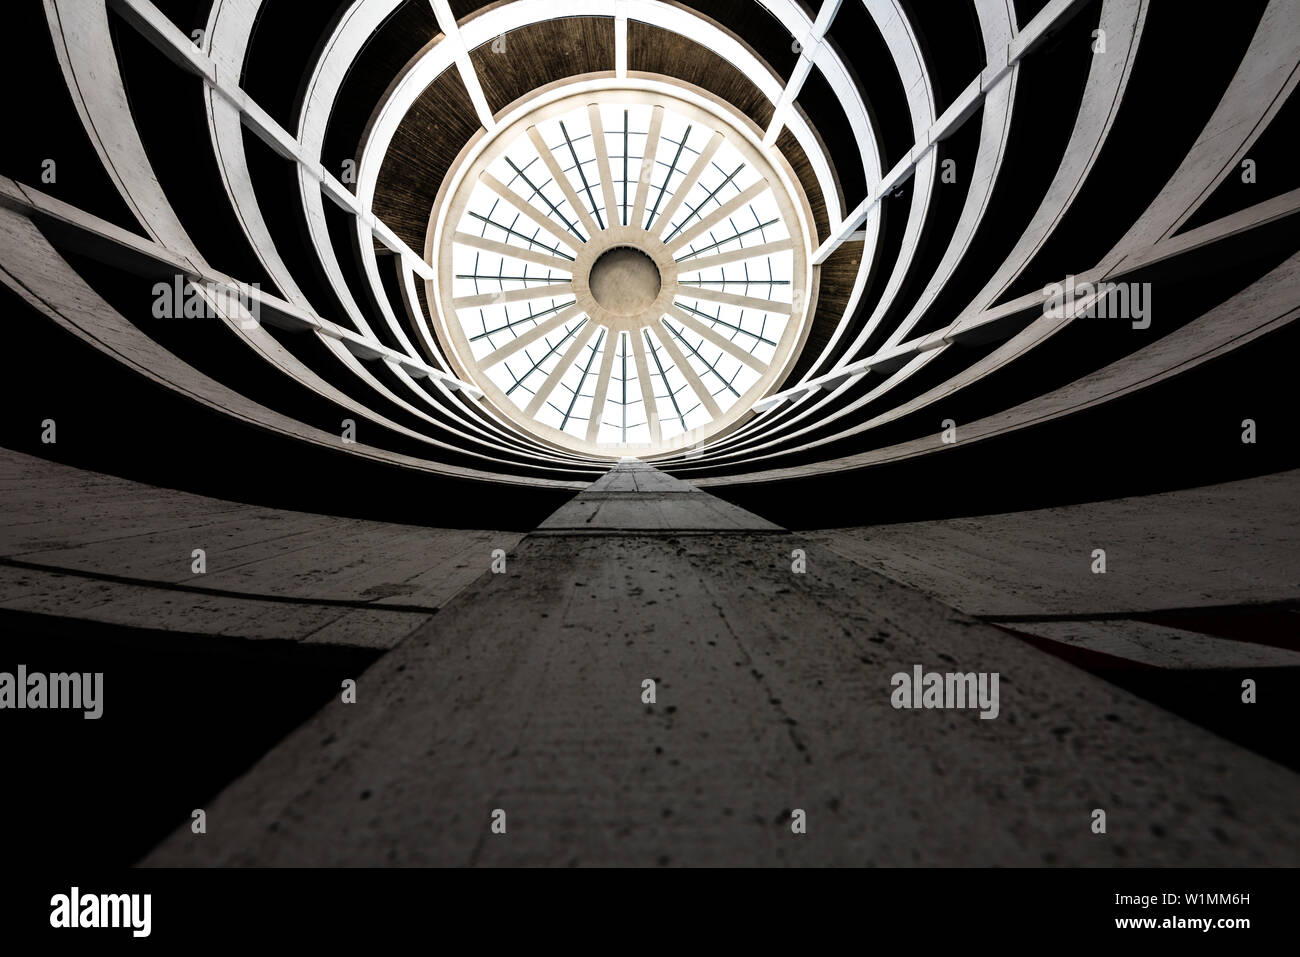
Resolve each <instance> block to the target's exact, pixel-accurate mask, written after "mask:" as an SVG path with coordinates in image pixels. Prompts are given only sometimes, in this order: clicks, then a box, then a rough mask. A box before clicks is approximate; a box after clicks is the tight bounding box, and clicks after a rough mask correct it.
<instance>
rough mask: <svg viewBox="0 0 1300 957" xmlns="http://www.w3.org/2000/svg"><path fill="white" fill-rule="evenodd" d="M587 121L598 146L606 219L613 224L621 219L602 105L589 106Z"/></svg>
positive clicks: (598, 161)
mask: <svg viewBox="0 0 1300 957" xmlns="http://www.w3.org/2000/svg"><path fill="white" fill-rule="evenodd" d="M587 122H588V123H590V124H591V141H592V144H593V145H594V146H595V147H596V169H597V170H598V171H599V173H600V193H601V198H602V199H603V200H604V201H605V219H607V220H608V221H609V224H610V225H611V226H613V225H615V224H616V223H618V222H620V221H621V219H620V217H619V209H618V199H617V197H615V195H614V172H613V170H612V169H611V168H610V165H609V146H608V144H606V142H605V126H604V124H603V123H602V122H601V120H600V107H599V106H597V105H596V104H595V103H592V104H591V105H589V106H588V107H587Z"/></svg>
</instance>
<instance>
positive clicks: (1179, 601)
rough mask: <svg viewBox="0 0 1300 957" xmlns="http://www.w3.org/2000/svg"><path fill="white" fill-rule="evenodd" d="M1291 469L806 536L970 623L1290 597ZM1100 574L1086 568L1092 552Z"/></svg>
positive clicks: (1293, 536) (1297, 565)
mask: <svg viewBox="0 0 1300 957" xmlns="http://www.w3.org/2000/svg"><path fill="white" fill-rule="evenodd" d="M1297 492H1300V470H1297V471H1291V472H1282V473H1279V474H1277V475H1265V476H1260V477H1257V478H1251V479H1246V480H1244V481H1240V482H1227V483H1224V484H1221V485H1209V486H1205V487H1203V488H1192V489H1183V490H1181V491H1176V492H1168V493H1164V494H1160V495H1144V496H1136V497H1133V498H1122V499H1115V500H1112V501H1108V502H1089V503H1085V504H1082V505H1070V506H1066V507H1063V508H1045V509H1037V510H1033V511H1026V512H1012V513H1008V514H1001V515H979V516H974V517H971V518H957V519H949V520H945V521H936V522H910V523H904V524H898V525H876V526H872V527H869V528H856V529H839V530H827V531H824V532H816V533H813V535H814V537H815V538H816V539H817V540H818V541H821V542H824V543H825V544H826V545H827V547H829V548H831V549H833V550H834V551H836V552H838V553H839V554H841V555H844V556H845V557H846V558H851V559H853V560H854V561H856V562H858V563H859V564H862V565H864V566H866V567H868V568H870V569H872V570H874V571H877V572H879V573H881V574H883V575H887V576H888V577H890V578H892V579H894V580H895V581H898V582H902V583H903V584H905V585H911V586H913V587H915V588H919V589H921V590H922V591H925V592H928V593H929V594H932V595H934V596H936V597H937V598H939V599H940V600H941V601H943V602H945V603H947V604H949V605H952V606H953V607H955V608H960V609H961V610H962V611H965V612H968V613H969V614H972V615H977V616H979V617H982V618H993V619H998V618H1001V617H1005V616H1008V615H1027V614H1067V613H1071V614H1074V613H1077V614H1079V615H1087V614H1091V613H1096V612H1106V611H1111V612H1114V611H1132V612H1141V611H1154V610H1158V609H1164V608H1181V607H1193V606H1203V605H1228V604H1236V603H1242V602H1267V601H1282V600H1286V599H1294V598H1297V597H1300V549H1297V547H1296V542H1297V540H1298V539H1300V503H1298V502H1297ZM1098 548H1101V549H1104V550H1105V552H1106V573H1105V574H1104V575H1095V574H1093V573H1092V563H1093V557H1092V552H1093V550H1094V549H1098Z"/></svg>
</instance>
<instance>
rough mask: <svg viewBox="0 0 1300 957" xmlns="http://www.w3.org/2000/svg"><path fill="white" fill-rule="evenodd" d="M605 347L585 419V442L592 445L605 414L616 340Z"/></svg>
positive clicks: (616, 348)
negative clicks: (594, 391) (594, 390)
mask: <svg viewBox="0 0 1300 957" xmlns="http://www.w3.org/2000/svg"><path fill="white" fill-rule="evenodd" d="M611 339H613V341H612V342H608V343H606V345H605V354H604V355H602V356H601V357H600V373H599V375H598V376H597V378H596V394H595V396H594V397H593V398H592V400H591V415H590V416H588V417H587V441H588V442H592V443H594V442H595V441H596V437H597V436H598V435H599V434H600V420H601V416H603V415H604V414H605V399H606V398H607V397H608V396H609V380H610V378H611V376H612V375H613V372H614V353H615V352H617V351H618V340H617V338H614V337H612V336H611Z"/></svg>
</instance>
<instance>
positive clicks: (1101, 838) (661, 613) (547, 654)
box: [145, 477, 1300, 865]
mask: <svg viewBox="0 0 1300 957" xmlns="http://www.w3.org/2000/svg"><path fill="white" fill-rule="evenodd" d="M615 482H620V483H622V482H624V478H620V477H615V478H613V479H611V481H610V483H609V484H611V485H612V484H614V483H615ZM633 486H634V488H633V489H629V490H628V491H627V492H624V493H622V494H626V495H629V496H636V495H638V494H643V492H641V490H640V489H641V486H640V485H639V482H634V483H633ZM607 494H617V493H614V492H608V493H607ZM649 507H650V506H644V507H642V508H641V509H639V510H642V511H644V510H645V509H646V508H649ZM629 509H630V510H632V511H637V510H638V509H637V508H636V507H635V506H633V505H631V504H630V505H629ZM800 548H802V549H805V550H806V559H807V570H806V573H804V574H795V573H794V572H793V570H792V560H793V552H794V550H795V549H800ZM915 665H921V666H922V667H923V668H925V669H926V670H936V671H945V672H946V671H977V672H983V671H988V672H997V673H998V674H999V675H1000V682H1001V688H1000V713H999V715H998V716H997V717H996V718H995V719H993V720H982V719H981V718H980V717H979V715H978V713H976V712H975V711H971V710H964V711H962V710H896V709H895V708H894V707H893V706H892V704H891V676H892V675H893V674H895V673H896V672H900V671H902V672H910V671H911V669H912V668H913V666H915ZM647 678H649V679H653V680H654V681H655V682H656V700H655V702H654V703H652V704H650V703H645V702H644V701H643V699H642V692H643V684H642V682H643V681H644V680H645V679H647ZM1240 706H1241V705H1240V704H1239V703H1238V702H1237V701H1236V699H1235V697H1233V698H1231V700H1225V702H1224V703H1223V707H1225V708H1229V707H1240ZM1297 798H1300V778H1298V777H1297V776H1296V775H1295V774H1294V773H1292V772H1290V771H1287V770H1285V769H1283V768H1282V767H1280V766H1278V765H1275V764H1273V763H1271V762H1269V761H1268V760H1266V759H1263V758H1260V757H1258V756H1256V755H1254V754H1251V753H1249V752H1247V751H1244V750H1242V749H1240V748H1238V747H1235V746H1233V745H1231V744H1229V743H1227V742H1225V741H1223V740H1222V739H1220V738H1218V737H1216V736H1214V735H1213V734H1210V733H1209V732H1207V731H1204V730H1202V729H1200V728H1198V727H1196V726H1194V725H1192V724H1189V723H1187V722H1185V721H1183V720H1181V719H1179V718H1177V717H1175V716H1173V715H1171V714H1169V713H1168V712H1165V711H1162V710H1160V709H1159V708H1156V707H1154V706H1153V705H1151V704H1149V703H1147V702H1144V701H1142V700H1140V699H1138V698H1136V697H1134V696H1132V695H1130V694H1128V693H1127V692H1124V691H1122V690H1120V689H1118V688H1116V687H1114V686H1112V685H1110V684H1107V683H1105V682H1103V681H1101V680H1100V679H1096V678H1093V677H1091V676H1089V675H1088V674H1086V673H1085V672H1082V671H1080V670H1078V669H1076V668H1075V667H1073V666H1071V665H1069V664H1067V663H1065V662H1064V661H1061V660H1059V659H1057V658H1055V657H1053V656H1050V655H1047V654H1044V653H1042V652H1040V651H1038V650H1036V649H1034V648H1032V647H1030V646H1029V645H1026V644H1025V643H1023V642H1020V641H1018V640H1016V639H1014V638H1012V637H1010V636H1008V635H1006V634H1004V633H1002V632H1000V631H998V630H997V629H995V628H993V627H992V626H989V625H986V624H983V623H980V622H978V621H976V620H974V619H972V618H970V617H968V616H967V615H964V614H962V613H961V612H957V611H954V610H953V609H951V608H950V607H948V606H946V605H944V604H942V603H940V602H939V601H937V600H935V599H933V598H930V597H928V596H926V595H923V594H921V593H920V592H918V591H917V590H915V589H913V588H909V587H906V586H904V585H901V584H898V583H897V582H894V581H891V580H890V579H888V578H886V577H884V576H882V575H879V574H876V573H874V572H871V571H869V570H867V569H864V568H862V567H861V566H859V565H857V564H855V563H853V562H851V561H849V560H847V559H845V558H843V557H841V556H839V555H837V554H835V553H834V552H833V551H832V550H831V549H829V548H827V547H825V546H824V545H822V544H821V543H819V542H817V541H815V540H813V539H811V538H809V537H807V536H794V535H786V534H754V533H750V532H743V531H742V532H736V533H731V534H694V535H681V536H674V535H671V534H656V535H645V534H641V533H638V532H632V533H629V534H619V533H618V532H617V531H616V530H615V531H612V532H611V531H607V532H606V533H605V534H594V535H588V536H580V535H572V534H570V535H559V536H556V535H535V536H530V537H528V538H526V539H525V540H524V541H523V542H522V543H521V545H520V546H519V548H518V549H517V550H516V551H515V552H514V553H513V554H512V555H511V556H510V558H509V562H508V567H507V570H506V571H505V573H503V574H485V575H483V576H482V577H480V578H479V579H478V580H477V581H476V582H475V583H474V584H473V585H472V586H470V587H469V588H468V589H467V590H465V591H464V592H462V593H461V594H460V595H459V596H457V597H456V598H455V599H454V600H453V601H451V602H450V603H449V604H448V605H447V606H446V607H445V608H444V609H443V610H442V611H441V612H440V613H439V614H438V616H437V617H436V618H435V619H434V620H432V621H431V622H430V623H428V624H427V625H425V626H423V627H422V628H421V629H420V630H419V631H417V632H416V633H414V634H413V635H411V636H410V637H409V638H407V639H406V640H405V641H403V642H402V643H401V644H400V645H399V646H398V647H397V648H396V649H394V650H393V651H392V652H390V653H389V654H388V655H386V656H385V657H384V658H382V659H381V660H380V661H379V662H378V663H377V664H375V665H374V666H373V667H372V668H370V669H369V670H368V671H366V672H365V673H364V674H363V675H361V676H360V678H359V680H358V698H357V703H355V704H344V703H342V702H341V701H337V702H334V703H332V704H330V705H328V706H327V707H326V708H325V709H323V710H322V711H321V712H320V713H319V714H317V715H316V716H315V717H314V718H313V719H311V720H310V721H308V722H307V723H306V724H305V725H304V726H303V727H301V728H300V729H298V730H297V731H296V732H294V734H292V735H291V736H290V737H289V738H287V739H286V740H285V741H284V742H283V743H282V744H281V745H280V746H278V747H277V748H276V749H274V750H273V751H272V752H271V753H270V754H268V755H267V756H266V757H265V758H264V759H263V760H262V761H261V762H260V763H259V764H258V765H256V766H255V767H254V768H253V769H252V770H251V771H250V772H249V773H248V774H247V775H245V776H244V777H242V778H240V779H239V780H237V781H236V782H234V783H233V784H232V785H231V786H230V787H229V788H227V790H226V791H225V792H224V793H223V794H222V795H221V796H219V797H218V798H217V799H216V800H215V801H212V802H210V803H209V805H208V806H207V811H208V833H207V834H205V835H193V834H191V833H190V832H189V830H188V828H185V829H182V830H181V831H178V832H177V833H176V834H174V835H173V836H172V837H171V838H170V839H168V840H167V841H165V842H164V843H163V844H162V845H161V846H160V847H159V848H158V849H156V850H155V852H154V853H152V854H151V855H150V856H149V857H147V858H146V860H145V863H146V864H150V865H185V864H222V865H315V864H328V865H366V864H380V865H382V864H457V865H465V864H486V865H490V864H535V865H565V864H641V865H655V864H782V863H785V864H839V865H861V864H881V865H886V864H891V865H912V864H950V865H984V864H1001V865H1036V864H1070V865H1083V864H1097V865H1105V864H1140V865H1162V864H1206V865H1215V864H1291V865H1294V864H1296V863H1300V801H1298V800H1297ZM1095 808H1101V809H1103V810H1105V811H1106V813H1107V823H1108V832H1107V833H1106V834H1104V835H1098V834H1094V833H1092V831H1091V828H1090V824H1091V821H1092V812H1093V810H1094V809H1095ZM497 809H500V810H502V811H504V812H505V814H506V818H505V820H506V826H507V830H506V833H504V834H498V833H493V831H492V829H491V824H492V820H493V812H494V811H495V810H497ZM795 809H800V810H803V811H805V812H806V814H807V833H805V834H795V833H793V832H792V829H791V826H790V822H791V815H792V811H794V810H795Z"/></svg>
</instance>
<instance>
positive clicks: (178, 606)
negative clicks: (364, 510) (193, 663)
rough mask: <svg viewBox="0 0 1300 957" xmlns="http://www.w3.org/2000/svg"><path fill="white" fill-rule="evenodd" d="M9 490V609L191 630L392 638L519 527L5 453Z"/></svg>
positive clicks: (425, 615)
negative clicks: (409, 515) (287, 498)
mask: <svg viewBox="0 0 1300 957" xmlns="http://www.w3.org/2000/svg"><path fill="white" fill-rule="evenodd" d="M0 490H3V496H4V506H3V509H0V610H17V611H28V612H37V613H41V614H58V615H63V616H66V617H75V618H85V619H89V620H93V621H100V622H106V623H110V624H118V625H131V626H136V627H141V628H163V629H169V630H174V631H177V632H181V633H187V634H195V633H197V634H208V635H225V636H231V637H244V638H280V639H290V640H306V641H313V642H326V643H330V644H351V645H364V646H369V647H379V648H387V647H391V646H392V645H394V644H396V642H397V641H398V640H399V639H400V638H401V637H402V636H404V635H407V634H409V633H410V632H411V631H412V630H413V629H414V628H415V627H416V626H418V625H419V624H421V623H423V622H425V621H427V620H428V619H429V617H430V616H431V615H433V614H434V612H436V611H437V609H438V607H439V606H441V605H442V604H444V603H445V602H446V601H447V600H448V599H450V598H451V597H452V596H454V595H455V594H456V593H457V592H459V591H460V590H461V589H462V588H464V587H465V586H467V585H468V584H469V583H470V582H472V581H473V580H474V579H475V578H477V577H478V576H479V575H480V574H481V573H482V572H483V571H485V570H486V569H488V568H489V567H490V565H491V562H492V551H493V549H496V548H502V549H510V548H512V547H514V545H515V544H516V543H517V542H518V541H519V537H520V536H519V535H518V534H516V533H512V532H497V531H461V530H456V529H430V528H423V527H418V526H412V525H395V524H388V523H384V522H368V521H359V520H355V519H345V518H336V517H333V516H328V515H313V514H310V513H307V512H290V511H284V510H278V509H270V508H259V507H256V506H250V505H240V504H237V503H234V502H226V501H221V500H219V499H213V498H206V497H204V496H199V495H190V494H187V493H184V492H177V491H173V490H170V489H161V488H155V487H152V486H148V485H142V484H140V483H137V482H131V481H127V480H125V479H119V478H114V477H112V476H107V475H101V474H96V473H92V472H86V471H82V470H80V469H74V468H70V467H68V466H64V465H60V464H58V463H54V462H50V461H47V460H45V459H40V458H36V457H33V456H29V455H23V454H21V453H18V452H13V451H10V450H0ZM196 548H201V549H203V550H204V552H205V553H206V565H207V571H206V573H204V574H195V573H194V572H193V570H192V558H191V555H192V552H193V550H194V549H196Z"/></svg>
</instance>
